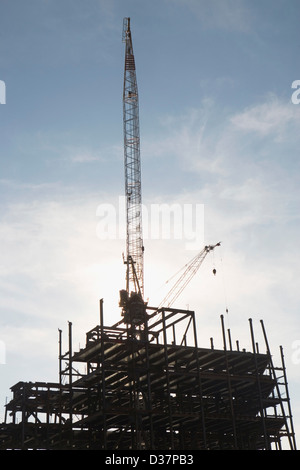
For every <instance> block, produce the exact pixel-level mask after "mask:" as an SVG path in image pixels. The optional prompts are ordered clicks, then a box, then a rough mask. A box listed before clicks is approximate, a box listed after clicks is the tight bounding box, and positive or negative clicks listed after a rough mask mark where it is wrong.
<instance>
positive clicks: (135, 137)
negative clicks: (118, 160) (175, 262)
mask: <svg viewBox="0 0 300 470" xmlns="http://www.w3.org/2000/svg"><path fill="white" fill-rule="evenodd" d="M123 42H124V43H125V66H124V87H123V127H124V167H125V195H126V219H127V243H126V251H127V252H126V260H125V263H126V264H127V274H126V290H127V293H128V294H130V293H131V291H133V292H136V293H139V294H141V296H142V297H143V295H144V267H143V258H144V255H143V253H144V246H143V234H142V194H141V162H140V131H139V97H138V87H137V79H136V69H135V60H134V54H133V46H132V37H131V31H130V18H124V23H123Z"/></svg>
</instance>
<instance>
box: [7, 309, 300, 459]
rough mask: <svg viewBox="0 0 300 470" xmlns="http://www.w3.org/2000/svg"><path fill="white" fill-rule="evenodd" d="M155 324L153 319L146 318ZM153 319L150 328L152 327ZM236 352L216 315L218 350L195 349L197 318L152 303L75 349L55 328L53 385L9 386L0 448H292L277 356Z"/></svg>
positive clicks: (97, 330) (289, 417)
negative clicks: (141, 314) (139, 324)
mask: <svg viewBox="0 0 300 470" xmlns="http://www.w3.org/2000/svg"><path fill="white" fill-rule="evenodd" d="M150 321H151V322H150ZM150 323H151V325H150ZM249 324H250V334H251V340H252V345H253V350H252V351H251V352H246V351H245V350H240V347H239V343H238V342H236V349H235V350H234V349H233V345H232V341H231V333H230V331H229V330H227V331H226V330H225V325H224V318H223V316H221V331H222V338H223V349H215V348H214V344H213V339H211V347H210V348H201V347H198V344H197V331H196V321H195V314H194V312H192V311H189V310H179V309H173V308H162V309H159V310H157V308H151V307H148V308H147V311H146V312H145V322H144V327H143V328H142V329H139V330H138V329H137V328H136V327H135V326H132V325H129V324H128V323H125V322H124V321H123V320H121V321H120V322H118V323H117V324H115V325H113V326H111V327H107V326H105V325H104V321H103V302H102V301H100V324H99V325H98V326H96V327H95V328H93V329H92V330H91V331H89V332H88V333H87V334H86V345H85V347H84V348H82V349H80V350H79V351H76V352H73V348H72V324H71V323H69V331H68V346H67V351H66V352H64V353H63V347H62V343H63V342H62V332H61V331H59V381H58V383H44V382H37V383H31V382H29V383H25V382H19V383H17V384H16V385H14V386H13V387H12V388H11V390H12V393H13V398H12V400H11V401H10V402H9V403H8V404H7V405H6V417H5V422H4V423H2V425H0V449H2V450H3V449H63V450H68V449H73V450H80V449H99V450H100V449H108V450H124V449H126V450H128V449H137V450H143V449H146V450H147V449H148V450H149V449H150V450H161V449H163V450H197V449H200V450H222V449H238V450H250V449H253V450H257V449H267V450H270V449H271V450H281V449H282V448H288V449H290V450H296V441H295V434H294V429H293V421H292V412H291V404H290V398H289V393H288V385H287V377H286V368H285V364H284V356H283V350H282V348H280V352H281V359H282V364H281V366H279V367H278V366H276V367H275V366H274V364H273V360H272V355H271V352H270V348H269V344H268V340H267V336H266V331H265V328H264V325H263V323H262V329H263V334H264V338H265V347H266V352H265V353H260V352H259V350H258V344H257V343H256V342H255V337H254V329H253V325H252V321H251V320H249Z"/></svg>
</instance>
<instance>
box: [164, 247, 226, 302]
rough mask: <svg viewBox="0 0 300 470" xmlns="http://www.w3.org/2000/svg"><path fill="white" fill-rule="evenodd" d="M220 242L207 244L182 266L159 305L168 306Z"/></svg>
mask: <svg viewBox="0 0 300 470" xmlns="http://www.w3.org/2000/svg"><path fill="white" fill-rule="evenodd" d="M220 244H221V242H219V243H217V244H216V245H207V246H205V247H204V248H203V250H202V251H200V253H198V254H197V255H196V256H194V258H193V259H192V260H191V261H190V262H189V263H188V264H186V265H185V266H184V268H185V270H184V272H183V273H182V274H181V276H180V277H179V278H178V280H177V281H176V282H175V284H174V285H173V287H172V289H171V290H170V291H169V292H168V294H167V295H166V297H165V298H164V300H163V301H162V302H161V303H160V305H159V307H161V306H166V307H170V306H171V305H172V304H173V303H174V302H175V300H176V299H177V297H178V296H179V295H180V294H181V292H182V291H183V290H184V289H185V287H186V286H187V285H188V283H189V282H190V281H191V279H192V278H193V277H194V276H195V274H196V272H197V271H198V269H199V268H200V266H201V264H202V263H203V261H204V260H205V258H206V256H207V255H208V253H209V252H210V251H212V250H214V249H215V247H216V246H220Z"/></svg>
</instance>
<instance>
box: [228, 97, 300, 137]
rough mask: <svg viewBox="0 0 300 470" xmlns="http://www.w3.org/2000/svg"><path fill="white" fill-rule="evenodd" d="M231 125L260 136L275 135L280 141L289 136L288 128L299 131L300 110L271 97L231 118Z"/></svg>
mask: <svg viewBox="0 0 300 470" xmlns="http://www.w3.org/2000/svg"><path fill="white" fill-rule="evenodd" d="M231 123H232V124H233V125H234V127H236V128H238V129H241V130H243V131H245V132H254V133H257V134H260V135H262V136H267V135H275V137H276V139H280V140H281V139H283V138H284V137H285V136H286V135H290V133H289V132H288V133H287V130H288V129H287V128H288V126H292V129H293V131H294V130H295V129H299V125H300V109H299V107H297V106H293V105H292V104H291V103H290V102H288V103H285V102H282V101H280V100H279V99H278V98H277V97H276V96H274V95H271V96H270V97H269V98H268V100H267V101H265V102H264V103H260V104H258V105H254V106H251V107H249V108H247V109H245V110H244V111H242V112H240V113H237V114H236V115H235V116H233V117H232V118H231ZM289 130H291V129H289Z"/></svg>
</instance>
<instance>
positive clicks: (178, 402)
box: [0, 18, 296, 450]
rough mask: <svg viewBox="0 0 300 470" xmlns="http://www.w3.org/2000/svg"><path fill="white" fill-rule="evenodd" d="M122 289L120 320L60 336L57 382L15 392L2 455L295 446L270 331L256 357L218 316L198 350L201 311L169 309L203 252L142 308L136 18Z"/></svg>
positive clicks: (0, 444)
mask: <svg viewBox="0 0 300 470" xmlns="http://www.w3.org/2000/svg"><path fill="white" fill-rule="evenodd" d="M123 40H124V42H125V73H124V95H123V105H124V108H123V109H124V157H125V193H126V201H127V202H126V204H127V206H126V208H127V246H126V256H125V257H124V262H125V264H126V270H127V272H126V289H124V290H121V291H120V304H119V306H120V308H121V315H120V321H119V322H117V323H116V324H114V325H112V326H107V325H106V324H105V321H104V317H105V315H104V308H103V301H102V300H101V301H100V322H99V325H97V326H96V327H95V328H93V329H92V330H91V331H89V332H87V333H86V344H85V347H83V348H82V349H80V350H79V351H74V350H73V341H72V324H71V323H69V325H68V338H67V341H66V350H65V349H64V340H63V335H62V331H61V330H59V341H58V345H59V380H58V382H57V383H48V382H19V383H17V384H15V385H14V386H13V387H11V391H12V399H11V401H9V402H8V403H7V404H6V410H5V421H4V423H2V424H1V425H0V449H1V450H4V449H24V450H26V449H46V450H94V449H96V450H130V449H132V450H197V449H199V450H223V449H226V450H281V449H282V448H285V449H290V450H296V441H295V433H294V428H293V420H292V411H291V404H290V397H289V391H288V383H287V376H286V367H285V361H284V354H283V349H282V347H280V357H281V363H280V365H278V364H273V356H272V354H271V351H270V347H269V343H268V338H267V334H266V330H265V327H264V323H263V322H262V321H261V325H260V327H261V329H262V333H263V338H264V346H263V352H261V351H260V349H261V347H259V345H258V343H257V342H256V339H255V333H254V327H253V324H252V320H251V319H250V320H249V335H250V340H251V344H252V348H251V351H246V350H244V349H242V350H241V349H240V346H239V342H236V344H235V345H233V343H232V340H231V334H230V331H229V330H226V328H225V322H224V317H223V316H221V317H220V331H221V335H222V340H223V348H222V349H215V347H214V341H213V339H212V338H211V345H210V348H201V346H199V345H198V341H197V338H198V335H197V327H196V319H195V312H193V311H190V310H181V309H175V308H173V307H172V306H171V305H172V302H173V301H174V299H175V298H176V297H177V296H178V295H179V294H180V292H181V291H182V289H183V288H184V287H185V286H186V285H187V283H188V282H189V280H190V279H191V277H192V276H194V275H195V273H196V272H197V270H198V269H199V267H200V265H201V263H202V262H203V261H204V259H205V257H206V255H207V253H209V252H210V251H211V250H213V249H214V248H215V247H216V246H218V245H219V244H217V245H214V246H206V247H205V248H204V250H202V252H200V253H199V255H197V256H196V257H195V258H194V259H193V260H192V261H191V263H190V264H189V265H188V266H187V267H186V269H185V271H184V273H183V274H182V276H181V277H180V278H179V280H178V282H177V283H176V284H175V285H174V288H173V289H172V291H171V297H170V298H168V299H166V300H165V301H164V302H163V304H162V306H159V307H150V306H149V305H148V304H147V303H146V302H145V301H144V282H143V252H144V248H143V238H142V221H141V177H140V155H139V122H138V91H137V84H136V73H135V61H134V55H133V48H132V39H131V31H130V21H129V18H125V20H124V28H123Z"/></svg>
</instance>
